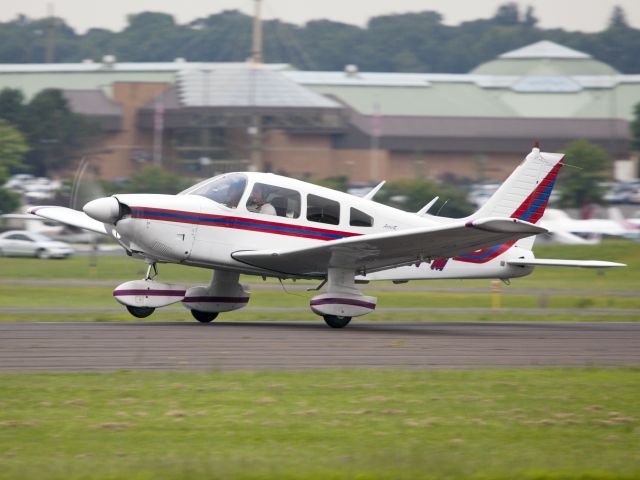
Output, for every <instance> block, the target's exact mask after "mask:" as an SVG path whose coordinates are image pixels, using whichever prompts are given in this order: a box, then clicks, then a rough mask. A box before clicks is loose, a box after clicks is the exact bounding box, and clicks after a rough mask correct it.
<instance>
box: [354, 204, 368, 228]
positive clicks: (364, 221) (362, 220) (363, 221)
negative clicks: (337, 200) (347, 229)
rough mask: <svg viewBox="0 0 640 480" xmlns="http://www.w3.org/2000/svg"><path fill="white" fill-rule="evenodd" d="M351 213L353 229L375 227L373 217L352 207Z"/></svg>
mask: <svg viewBox="0 0 640 480" xmlns="http://www.w3.org/2000/svg"><path fill="white" fill-rule="evenodd" d="M350 213H351V214H350V216H349V225H351V226H352V227H373V217H372V216H371V215H367V214H366V213H364V212H362V211H360V210H358V209H357V208H353V207H351V212H350Z"/></svg>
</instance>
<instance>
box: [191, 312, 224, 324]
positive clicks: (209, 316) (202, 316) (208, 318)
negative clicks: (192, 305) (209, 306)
mask: <svg viewBox="0 0 640 480" xmlns="http://www.w3.org/2000/svg"><path fill="white" fill-rule="evenodd" d="M191 315H193V318H195V319H196V320H198V321H199V322H200V323H211V322H213V321H214V320H215V319H216V318H217V317H218V312H203V311H201V310H191Z"/></svg>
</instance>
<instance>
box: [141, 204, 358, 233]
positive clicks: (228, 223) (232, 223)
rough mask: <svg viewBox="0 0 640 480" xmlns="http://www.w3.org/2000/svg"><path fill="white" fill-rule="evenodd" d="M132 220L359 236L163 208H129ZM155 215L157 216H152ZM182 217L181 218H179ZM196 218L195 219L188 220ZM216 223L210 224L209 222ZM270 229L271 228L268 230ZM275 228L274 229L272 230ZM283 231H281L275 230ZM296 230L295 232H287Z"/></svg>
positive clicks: (261, 230) (266, 231)
mask: <svg viewBox="0 0 640 480" xmlns="http://www.w3.org/2000/svg"><path fill="white" fill-rule="evenodd" d="M131 209H132V211H133V212H134V213H133V215H132V216H133V218H144V219H149V220H159V221H165V222H175V223H187V224H192V225H204V226H210V227H221V228H233V229H237V230H249V231H253V232H261V233H271V234H274V235H286V236H292V237H301V238H311V239H314V240H325V241H329V240H338V239H339V238H326V237H325V238H323V237H322V236H323V235H333V236H338V237H340V238H344V237H355V236H359V235H361V234H360V233H353V232H345V231H339V230H329V229H325V228H316V227H309V226H306V225H297V224H288V223H280V222H270V221H266V220H256V219H254V218H248V217H233V216H227V215H214V214H207V213H198V212H187V211H183V210H169V209H164V208H152V207H137V206H136V207H131ZM136 210H143V211H144V213H142V214H140V213H136ZM154 213H156V214H157V215H154ZM162 214H169V215H175V216H172V217H166V216H162ZM180 216H182V217H180ZM188 217H197V218H188ZM207 220H211V221H217V222H216V223H211V222H210V221H207ZM236 222H240V223H250V224H253V225H240V224H238V223H236ZM270 227H271V228H270ZM274 228H275V229H274ZM276 229H283V230H276ZM287 230H297V231H287Z"/></svg>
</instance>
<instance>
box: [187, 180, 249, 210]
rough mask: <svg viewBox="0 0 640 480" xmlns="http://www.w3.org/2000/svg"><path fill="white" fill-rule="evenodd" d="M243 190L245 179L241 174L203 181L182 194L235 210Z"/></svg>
mask: <svg viewBox="0 0 640 480" xmlns="http://www.w3.org/2000/svg"><path fill="white" fill-rule="evenodd" d="M245 188H247V177H245V176H244V175H243V174H241V173H231V174H228V175H222V176H220V177H216V178H213V179H211V180H207V181H204V182H202V183H200V184H198V185H196V186H195V187H192V188H191V189H189V190H186V191H185V192H184V194H185V195H200V196H202V197H207V198H208V199H210V200H213V201H214V202H218V203H221V204H222V205H226V206H227V207H229V208H236V207H237V206H238V202H240V198H242V194H243V193H244V190H245Z"/></svg>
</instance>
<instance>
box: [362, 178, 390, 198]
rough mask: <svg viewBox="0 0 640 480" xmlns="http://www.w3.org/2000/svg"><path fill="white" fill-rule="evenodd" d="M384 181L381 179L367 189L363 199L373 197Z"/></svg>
mask: <svg viewBox="0 0 640 480" xmlns="http://www.w3.org/2000/svg"><path fill="white" fill-rule="evenodd" d="M385 183H387V182H386V180H383V181H381V182H380V183H379V184H378V185H376V186H375V187H373V188H372V189H371V190H369V191H368V192H367V194H366V195H365V196H364V197H362V198H364V199H365V200H373V197H374V196H375V194H376V193H378V191H379V190H380V189H381V188H382V186H383V185H384V184H385Z"/></svg>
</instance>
